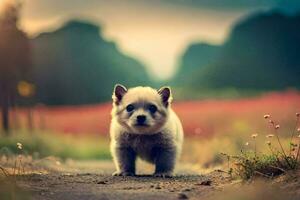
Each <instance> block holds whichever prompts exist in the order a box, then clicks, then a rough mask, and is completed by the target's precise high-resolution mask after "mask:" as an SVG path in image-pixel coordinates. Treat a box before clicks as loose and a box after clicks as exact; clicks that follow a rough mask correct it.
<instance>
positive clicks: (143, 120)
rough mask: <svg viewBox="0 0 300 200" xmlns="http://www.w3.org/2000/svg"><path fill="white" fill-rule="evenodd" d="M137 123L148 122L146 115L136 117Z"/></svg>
mask: <svg viewBox="0 0 300 200" xmlns="http://www.w3.org/2000/svg"><path fill="white" fill-rule="evenodd" d="M136 121H137V123H138V124H144V123H145V121H146V116H145V115H138V116H137V117H136Z"/></svg>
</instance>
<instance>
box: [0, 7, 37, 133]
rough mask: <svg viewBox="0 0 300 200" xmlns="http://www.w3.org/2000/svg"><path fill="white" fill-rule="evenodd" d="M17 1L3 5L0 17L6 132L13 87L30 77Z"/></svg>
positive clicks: (1, 91)
mask: <svg viewBox="0 0 300 200" xmlns="http://www.w3.org/2000/svg"><path fill="white" fill-rule="evenodd" d="M20 8H21V4H20V3H10V4H7V5H6V6H5V8H4V10H3V12H2V13H1V16H0V98H1V99H0V106H1V108H2V128H3V129H4V130H5V131H6V132H8V131H9V108H10V107H11V106H13V105H14V104H15V102H16V97H17V86H18V84H19V82H20V81H22V80H28V79H29V77H30V66H31V59H30V43H29V40H28V38H27V37H26V35H25V33H24V32H22V31H21V30H20V29H19V28H18V21H19V11H20Z"/></svg>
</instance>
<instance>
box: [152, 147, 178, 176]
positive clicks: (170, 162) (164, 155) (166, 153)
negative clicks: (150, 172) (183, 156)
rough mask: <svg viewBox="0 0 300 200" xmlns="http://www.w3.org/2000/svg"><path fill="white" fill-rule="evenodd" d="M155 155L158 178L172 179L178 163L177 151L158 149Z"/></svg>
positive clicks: (155, 174)
mask: <svg viewBox="0 0 300 200" xmlns="http://www.w3.org/2000/svg"><path fill="white" fill-rule="evenodd" d="M154 155H155V173H154V176H157V177H172V176H173V171H174V167H175V162H176V150H175V149H172V148H170V149H168V148H157V149H155V150H154Z"/></svg>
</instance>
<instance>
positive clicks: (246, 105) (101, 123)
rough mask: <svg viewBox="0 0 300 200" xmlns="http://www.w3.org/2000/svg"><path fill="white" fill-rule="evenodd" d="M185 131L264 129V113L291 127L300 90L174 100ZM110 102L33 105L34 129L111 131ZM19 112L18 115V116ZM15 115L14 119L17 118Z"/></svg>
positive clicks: (23, 122)
mask: <svg viewBox="0 0 300 200" xmlns="http://www.w3.org/2000/svg"><path fill="white" fill-rule="evenodd" d="M172 106H173V108H174V110H175V111H176V112H177V113H178V115H179V117H180V118H181V120H182V122H183V125H184V130H185V133H186V135H198V136H211V135H215V134H219V133H222V134H231V133H232V132H234V133H236V134H239V133H245V132H250V131H252V132H255V131H258V130H260V131H261V130H265V128H266V123H265V122H264V119H263V115H264V114H271V115H272V117H273V118H274V119H276V120H278V122H280V123H281V124H283V125H285V126H284V127H287V128H288V127H291V126H292V123H293V120H294V115H295V113H296V112H297V111H299V110H300V93H298V92H294V91H289V92H284V93H269V94H266V95H263V96H261V97H254V98H247V99H235V100H203V101H185V102H175V103H174V104H173V105H172ZM110 110H111V103H105V104H99V105H86V106H63V107H60V106H57V107H46V106H39V107H35V108H34V109H33V125H34V128H35V129H49V130H53V131H55V132H62V133H68V134H100V135H108V131H109V122H110ZM12 116H14V119H15V118H17V119H18V121H19V125H18V126H21V127H25V125H26V119H27V117H26V116H27V111H26V110H24V109H18V110H17V115H12ZM16 116H17V117H16ZM14 119H12V120H14Z"/></svg>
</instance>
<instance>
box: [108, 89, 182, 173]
mask: <svg viewBox="0 0 300 200" xmlns="http://www.w3.org/2000/svg"><path fill="white" fill-rule="evenodd" d="M112 98H113V109H112V112H111V116H112V121H111V126H110V137H111V144H110V147H111V153H112V157H113V160H114V162H115V165H116V169H117V171H116V172H115V173H114V174H113V175H119V176H133V175H135V161H136V158H137V156H138V157H140V158H141V159H143V160H145V161H148V162H150V163H153V164H155V172H154V175H155V176H163V177H167V176H172V174H173V171H174V167H175V164H176V160H177V159H178V157H179V155H180V152H181V149H182V143H183V130H182V125H181V122H180V120H179V118H178V117H177V115H176V114H175V112H174V111H173V110H172V108H171V101H172V94H171V90H170V88H169V87H162V88H161V89H159V90H155V89H153V88H150V87H134V88H130V89H128V90H127V89H126V88H125V87H124V86H122V85H119V84H118V85H116V86H115V88H114V91H113V96H112Z"/></svg>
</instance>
